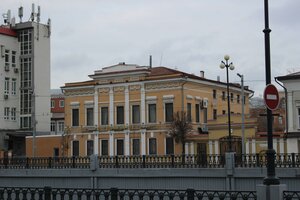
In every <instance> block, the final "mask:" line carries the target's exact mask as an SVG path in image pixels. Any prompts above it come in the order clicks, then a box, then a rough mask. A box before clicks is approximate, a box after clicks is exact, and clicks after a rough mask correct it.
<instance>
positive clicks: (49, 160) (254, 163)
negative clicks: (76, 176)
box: [0, 153, 300, 169]
mask: <svg viewBox="0 0 300 200" xmlns="http://www.w3.org/2000/svg"><path fill="white" fill-rule="evenodd" d="M97 160H98V161H97V166H98V167H99V168H223V167H224V165H225V156H224V155H214V154H197V155H143V156H99V157H97ZM90 163H91V159H90V157H34V158H29V157H27V158H24V157H23V158H17V157H13V158H7V157H6V158H1V159H0V169H5V168H9V169H42V168H53V169H62V168H90ZM275 164H276V167H281V168H292V167H293V168H294V167H300V154H295V153H291V154H277V155H276V159H275ZM266 166H267V159H266V155H265V154H244V155H241V154H235V167H244V168H252V167H266Z"/></svg>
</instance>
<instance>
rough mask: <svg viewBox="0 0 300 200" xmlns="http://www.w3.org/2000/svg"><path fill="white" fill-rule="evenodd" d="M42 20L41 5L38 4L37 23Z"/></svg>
mask: <svg viewBox="0 0 300 200" xmlns="http://www.w3.org/2000/svg"><path fill="white" fill-rule="evenodd" d="M40 20H41V6H38V12H37V15H36V21H37V23H40Z"/></svg>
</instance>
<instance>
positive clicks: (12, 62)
mask: <svg viewBox="0 0 300 200" xmlns="http://www.w3.org/2000/svg"><path fill="white" fill-rule="evenodd" d="M11 66H12V67H16V52H15V51H12V52H11Z"/></svg>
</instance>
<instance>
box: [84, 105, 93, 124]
mask: <svg viewBox="0 0 300 200" xmlns="http://www.w3.org/2000/svg"><path fill="white" fill-rule="evenodd" d="M90 108H92V109H93V113H92V114H93V115H92V117H93V124H92V125H88V124H87V122H88V119H87V118H88V116H87V114H88V113H87V110H88V109H90ZM94 120H95V119H94V107H93V106H86V107H85V125H86V126H88V127H92V126H94V124H95V121H94Z"/></svg>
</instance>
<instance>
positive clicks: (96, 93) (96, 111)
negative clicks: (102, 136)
mask: <svg viewBox="0 0 300 200" xmlns="http://www.w3.org/2000/svg"><path fill="white" fill-rule="evenodd" d="M98 102H99V93H98V89H95V94H94V125H95V126H96V127H99V118H98V116H99V114H98V111H99V108H98V104H99V103H98Z"/></svg>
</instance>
